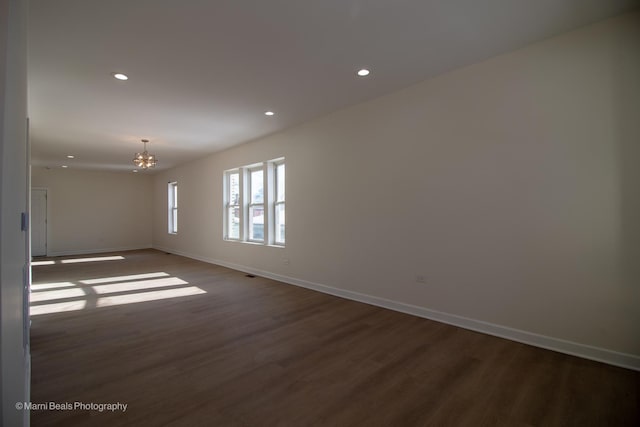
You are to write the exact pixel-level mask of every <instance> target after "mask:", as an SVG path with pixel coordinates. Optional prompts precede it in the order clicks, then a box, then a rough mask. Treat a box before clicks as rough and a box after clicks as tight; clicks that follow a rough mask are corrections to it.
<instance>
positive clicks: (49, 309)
mask: <svg viewBox="0 0 640 427" xmlns="http://www.w3.org/2000/svg"><path fill="white" fill-rule="evenodd" d="M86 306H87V301H84V300H80V301H69V302H58V303H54V304H45V305H36V306H34V307H31V309H30V310H29V311H30V313H31V315H32V316H38V315H41V314H52V313H63V312H65V311H76V310H82V309H83V308H85V307H86Z"/></svg>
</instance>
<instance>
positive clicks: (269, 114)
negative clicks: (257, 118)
mask: <svg viewBox="0 0 640 427" xmlns="http://www.w3.org/2000/svg"><path fill="white" fill-rule="evenodd" d="M274 114H275V113H274V112H273V111H265V112H264V115H265V116H273V115H274Z"/></svg>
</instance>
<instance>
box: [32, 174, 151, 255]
mask: <svg viewBox="0 0 640 427" xmlns="http://www.w3.org/2000/svg"><path fill="white" fill-rule="evenodd" d="M31 180H32V182H31V185H32V186H33V187H41V188H46V189H47V190H48V217H49V220H48V229H47V237H48V238H47V241H48V248H47V254H48V255H50V256H52V255H64V254H78V253H93V252H106V251H115V250H125V249H139V248H148V247H151V242H152V238H151V232H152V230H151V228H152V226H151V223H152V215H151V209H152V200H153V191H152V188H153V185H152V182H153V180H152V178H151V177H150V176H149V175H146V174H144V173H138V174H133V173H115V172H95V171H83V170H74V169H71V168H69V169H44V168H36V167H34V168H33V169H32V173H31Z"/></svg>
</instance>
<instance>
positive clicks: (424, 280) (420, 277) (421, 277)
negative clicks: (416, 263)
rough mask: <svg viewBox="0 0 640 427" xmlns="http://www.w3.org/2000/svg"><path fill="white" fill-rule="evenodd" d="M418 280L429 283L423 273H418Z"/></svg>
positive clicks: (418, 281)
mask: <svg viewBox="0 0 640 427" xmlns="http://www.w3.org/2000/svg"><path fill="white" fill-rule="evenodd" d="M416 282H417V283H427V279H426V278H425V277H424V276H423V275H421V274H418V275H416Z"/></svg>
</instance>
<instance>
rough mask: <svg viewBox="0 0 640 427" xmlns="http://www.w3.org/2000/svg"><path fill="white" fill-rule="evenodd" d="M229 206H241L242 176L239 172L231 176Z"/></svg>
mask: <svg viewBox="0 0 640 427" xmlns="http://www.w3.org/2000/svg"><path fill="white" fill-rule="evenodd" d="M229 204H230V205H239V204H240V174H239V173H237V172H236V173H231V174H229Z"/></svg>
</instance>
